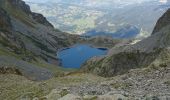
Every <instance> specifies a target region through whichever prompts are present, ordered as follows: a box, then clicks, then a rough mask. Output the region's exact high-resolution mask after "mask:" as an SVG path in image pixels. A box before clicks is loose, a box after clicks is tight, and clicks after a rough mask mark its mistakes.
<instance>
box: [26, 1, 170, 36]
mask: <svg viewBox="0 0 170 100" xmlns="http://www.w3.org/2000/svg"><path fill="white" fill-rule="evenodd" d="M26 2H27V3H28V4H29V5H30V6H31V10H32V11H35V12H39V13H42V14H43V15H44V16H45V17H47V19H48V20H49V21H50V22H51V23H52V24H53V25H54V26H55V27H56V28H58V29H61V30H62V31H65V32H69V33H73V34H87V33H88V34H89V32H93V31H95V33H94V34H95V35H97V34H98V33H99V34H100V35H101V33H104V35H105V34H107V33H111V34H116V33H117V31H119V30H122V29H124V28H127V27H128V26H132V27H136V28H137V29H138V31H139V32H138V33H137V34H136V33H132V34H136V35H131V34H129V33H127V35H129V36H133V37H134V36H138V35H139V36H140V37H147V36H149V35H150V33H151V32H152V30H153V27H154V25H155V23H156V20H158V18H159V17H160V16H161V15H162V14H163V13H164V12H165V11H166V10H167V8H168V7H170V5H169V2H165V1H162V0H160V1H158V0H139V1H136V0H124V1H120V0H116V1H115V0H104V1H103V0H93V1H91V0H50V1H49V0H45V1H44V2H37V1H36V2H34V1H33V0H32V1H30V0H29V1H28V0H26ZM128 30H130V29H128ZM135 32H136V31H135ZM139 33H140V34H139ZM94 34H93V35H92V36H94ZM125 34H126V31H125ZM118 37H121V36H118Z"/></svg>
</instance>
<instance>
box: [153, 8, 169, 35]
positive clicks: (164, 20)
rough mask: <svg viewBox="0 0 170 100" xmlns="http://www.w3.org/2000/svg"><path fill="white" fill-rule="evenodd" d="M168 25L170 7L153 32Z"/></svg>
mask: <svg viewBox="0 0 170 100" xmlns="http://www.w3.org/2000/svg"><path fill="white" fill-rule="evenodd" d="M167 25H170V9H168V10H167V12H166V13H165V14H164V15H163V16H162V17H161V18H160V19H159V20H158V22H157V24H156V26H155V28H154V30H153V33H152V34H155V33H156V32H158V31H160V29H162V28H163V27H165V26H167Z"/></svg>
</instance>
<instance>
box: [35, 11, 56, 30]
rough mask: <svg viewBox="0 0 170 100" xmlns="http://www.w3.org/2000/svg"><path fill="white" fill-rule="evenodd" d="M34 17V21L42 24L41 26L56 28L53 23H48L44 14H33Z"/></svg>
mask: <svg viewBox="0 0 170 100" xmlns="http://www.w3.org/2000/svg"><path fill="white" fill-rule="evenodd" d="M32 17H33V19H34V20H35V21H36V22H38V23H40V24H43V25H45V26H47V27H52V28H54V27H53V25H52V24H51V23H49V22H48V21H47V19H46V18H45V17H44V16H43V15H42V14H38V13H32Z"/></svg>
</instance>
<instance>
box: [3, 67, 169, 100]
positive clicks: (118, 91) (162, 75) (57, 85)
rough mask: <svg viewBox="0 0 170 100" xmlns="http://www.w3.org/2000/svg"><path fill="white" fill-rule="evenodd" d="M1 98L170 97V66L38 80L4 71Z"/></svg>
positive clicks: (113, 99) (107, 99) (159, 99)
mask: <svg viewBox="0 0 170 100" xmlns="http://www.w3.org/2000/svg"><path fill="white" fill-rule="evenodd" d="M0 98H1V100H170V66H169V65H168V66H163V65H162V66H159V67H158V66H150V67H148V68H144V69H135V70H131V71H130V72H128V73H127V74H125V75H121V76H116V77H112V78H102V77H99V76H95V75H92V74H85V73H72V74H70V75H68V76H64V77H55V78H52V79H50V80H46V81H41V82H35V81H31V80H28V79H26V78H25V77H23V76H18V75H14V74H1V75H0Z"/></svg>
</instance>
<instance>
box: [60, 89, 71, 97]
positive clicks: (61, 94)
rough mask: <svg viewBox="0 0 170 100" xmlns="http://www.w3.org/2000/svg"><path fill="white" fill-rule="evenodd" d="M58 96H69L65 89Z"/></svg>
mask: <svg viewBox="0 0 170 100" xmlns="http://www.w3.org/2000/svg"><path fill="white" fill-rule="evenodd" d="M59 94H60V96H61V97H63V96H65V95H67V94H69V92H68V90H67V89H63V90H62V91H61V92H60V93H59Z"/></svg>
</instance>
